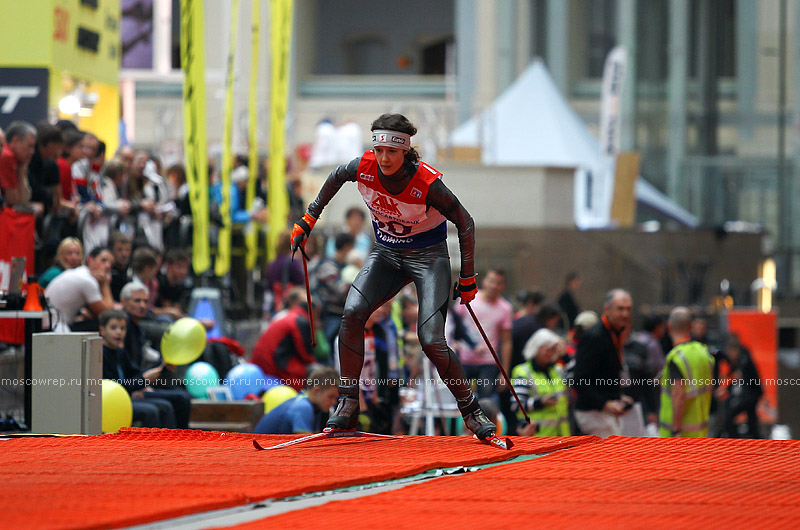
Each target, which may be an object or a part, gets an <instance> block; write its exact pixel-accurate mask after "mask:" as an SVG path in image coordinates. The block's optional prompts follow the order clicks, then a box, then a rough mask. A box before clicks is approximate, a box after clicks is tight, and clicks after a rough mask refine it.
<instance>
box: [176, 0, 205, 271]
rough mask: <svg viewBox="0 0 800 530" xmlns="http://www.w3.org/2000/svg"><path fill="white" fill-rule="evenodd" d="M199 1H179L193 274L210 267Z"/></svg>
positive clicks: (201, 13)
mask: <svg viewBox="0 0 800 530" xmlns="http://www.w3.org/2000/svg"><path fill="white" fill-rule="evenodd" d="M203 31H204V23H203V0H181V65H182V66H183V72H184V82H183V142H184V143H183V146H184V157H185V158H186V182H187V184H188V185H189V203H190V205H191V208H192V221H193V224H194V227H193V228H194V232H193V240H192V241H193V245H192V265H193V267H194V271H195V272H196V273H197V274H200V273H203V272H205V271H207V270H208V268H209V267H210V266H211V249H210V245H209V242H208V158H207V157H208V151H207V149H206V80H205V71H206V68H205V44H204V39H203Z"/></svg>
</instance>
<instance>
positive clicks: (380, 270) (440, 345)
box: [308, 157, 478, 415]
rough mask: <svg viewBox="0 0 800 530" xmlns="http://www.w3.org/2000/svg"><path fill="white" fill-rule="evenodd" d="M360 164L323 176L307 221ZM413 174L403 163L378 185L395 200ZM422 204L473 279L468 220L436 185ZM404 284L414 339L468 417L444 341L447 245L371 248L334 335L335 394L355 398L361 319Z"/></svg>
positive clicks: (468, 401) (458, 371) (456, 367)
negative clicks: (409, 289)
mask: <svg viewBox="0 0 800 530" xmlns="http://www.w3.org/2000/svg"><path fill="white" fill-rule="evenodd" d="M360 161H361V158H360V157H359V158H355V159H354V160H352V161H350V162H349V163H347V164H342V165H340V166H339V167H337V168H336V169H335V170H334V171H333V172H332V173H331V174H330V175H329V176H328V178H327V180H326V181H325V184H323V186H322V189H321V190H320V192H319V194H318V195H317V198H316V199H315V200H314V202H312V203H311V204H310V205H309V207H308V212H309V213H310V214H311V215H312V216H314V217H315V218H317V219H318V218H319V216H320V214H321V213H322V209H323V208H324V207H325V206H326V205H327V204H328V202H329V201H330V200H331V198H332V197H333V196H334V195H335V194H336V193H337V192H338V191H339V189H340V188H341V187H342V185H343V184H344V183H345V182H348V181H350V182H356V177H357V175H358V167H359V164H360ZM416 170H417V167H416V164H411V163H409V162H406V163H405V164H404V165H403V168H402V169H401V170H400V171H398V174H397V175H395V176H393V177H386V176H384V175H382V174H381V175H380V178H381V183H382V184H383V186H384V188H386V190H387V191H388V192H389V193H391V194H398V193H400V192H402V191H403V189H404V188H405V186H406V185H407V184H408V182H409V180H410V178H411V176H413V175H414V173H415V172H416ZM425 202H426V205H427V207H428V208H435V209H436V210H438V211H439V212H441V214H442V215H443V216H444V217H445V218H446V219H447V220H449V221H451V222H452V223H453V224H454V225H455V226H456V227H457V228H458V239H459V244H460V247H461V275H462V276H463V277H470V276H472V275H474V264H473V257H474V253H475V224H474V223H473V221H472V217H471V216H470V215H469V213H468V212H467V211H466V209H464V207H463V206H462V205H461V203H460V202H459V201H458V199H457V198H456V196H455V195H453V193H452V192H451V191H450V190H449V189H448V188H447V186H445V185H444V183H443V182H442V180H441V179H436V180H435V181H434V182H432V183H431V185H430V188H429V189H428V193H427V196H426V201H425ZM410 282H414V285H415V286H416V289H417V298H418V300H419V314H418V316H417V334H418V335H419V340H420V344H421V346H422V349H423V351H424V352H425V355H427V356H428V358H429V359H430V360H431V362H433V364H434V366H436V369H437V371H438V372H439V375H440V376H441V377H442V380H443V381H444V383H445V384H446V385H447V387H448V388H449V389H450V391H451V392H452V393H453V396H454V397H455V398H456V401H457V403H458V407H459V410H460V411H461V413H462V415H466V414H470V413H472V412H474V411H475V410H477V409H478V404H477V400H476V399H475V397H474V396H473V394H472V391H471V389H470V387H469V381H468V380H467V377H466V374H465V373H464V367H463V366H462V365H461V362H460V361H459V360H458V357H457V356H456V354H455V352H453V350H452V349H450V348H449V347H448V346H447V342H446V341H445V337H444V325H445V317H446V315H447V306H448V300H449V297H450V293H451V289H450V257H449V255H448V252H447V241H441V242H439V243H435V244H433V245H430V246H428V247H423V248H411V249H397V248H390V247H388V246H385V245H383V244H381V243H380V242H376V244H375V249H374V250H373V251H372V253H371V254H370V256H369V257H368V258H367V260H366V262H365V263H364V267H363V268H362V269H361V272H359V274H358V276H356V279H355V280H354V281H353V285H352V287H351V289H350V291H349V293H348V295H347V301H346V303H345V307H344V315H343V317H342V324H341V327H340V329H339V361H340V369H341V376H342V386H341V387H340V389H339V391H340V394H350V395H357V392H358V378H359V376H360V374H361V367H362V363H363V360H364V325H365V323H366V322H367V319H368V318H369V316H370V315H371V314H372V312H373V311H374V310H375V309H376V308H378V307H379V306H381V305H382V304H383V303H385V302H386V301H388V300H390V299H391V298H393V297H394V296H395V295H396V294H397V293H398V292H399V291H400V289H402V288H403V286H405V285H407V284H408V283H410Z"/></svg>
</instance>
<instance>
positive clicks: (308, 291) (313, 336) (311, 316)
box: [292, 246, 317, 348]
mask: <svg viewBox="0 0 800 530" xmlns="http://www.w3.org/2000/svg"><path fill="white" fill-rule="evenodd" d="M297 248H299V249H300V254H302V256H303V274H304V275H305V277H306V302H307V303H308V322H309V323H310V324H311V347H312V348H316V347H317V333H316V331H315V330H314V308H313V307H312V306H311V286H310V285H309V284H308V256H307V255H306V251H305V249H304V248H303V247H302V246H299V247H297ZM292 258H294V252H293V253H292Z"/></svg>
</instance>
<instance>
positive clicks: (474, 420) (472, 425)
mask: <svg viewBox="0 0 800 530" xmlns="http://www.w3.org/2000/svg"><path fill="white" fill-rule="evenodd" d="M464 425H466V427H467V429H469V430H470V431H472V433H473V434H474V435H475V438H476V439H478V440H480V441H481V442H483V443H485V444H489V445H493V446H494V447H497V448H498V449H503V450H505V451H508V450H509V449H511V448H512V447H514V442H512V441H511V439H509V438H506V439H505V440H503V439H502V438H500V437H498V436H497V427H496V426H495V424H494V423H492V422H491V421H490V420H489V418H487V417H486V414H484V412H483V411H482V410H481V409H478V410H476V411H475V412H471V413H469V414H467V415H466V416H464Z"/></svg>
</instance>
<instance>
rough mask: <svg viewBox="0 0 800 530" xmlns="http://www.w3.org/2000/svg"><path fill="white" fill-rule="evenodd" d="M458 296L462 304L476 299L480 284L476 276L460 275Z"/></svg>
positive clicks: (457, 289)
mask: <svg viewBox="0 0 800 530" xmlns="http://www.w3.org/2000/svg"><path fill="white" fill-rule="evenodd" d="M456 291H457V296H458V297H460V298H461V304H462V305H463V304H468V303H470V302H472V301H473V300H474V299H475V295H476V294H478V284H477V283H476V282H475V276H470V277H469V278H462V277H461V276H459V277H458V286H457V287H456Z"/></svg>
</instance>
